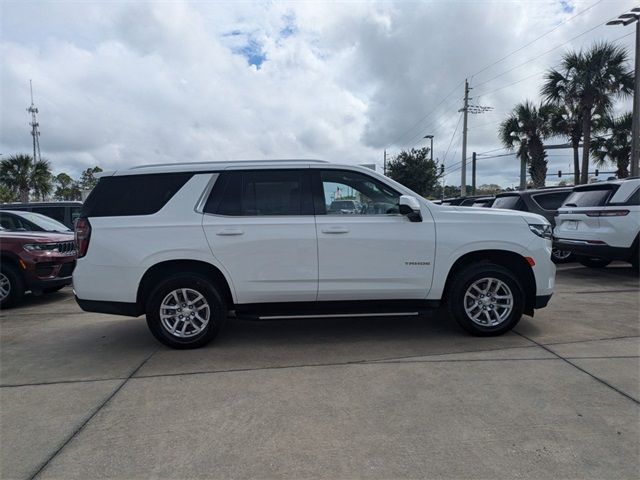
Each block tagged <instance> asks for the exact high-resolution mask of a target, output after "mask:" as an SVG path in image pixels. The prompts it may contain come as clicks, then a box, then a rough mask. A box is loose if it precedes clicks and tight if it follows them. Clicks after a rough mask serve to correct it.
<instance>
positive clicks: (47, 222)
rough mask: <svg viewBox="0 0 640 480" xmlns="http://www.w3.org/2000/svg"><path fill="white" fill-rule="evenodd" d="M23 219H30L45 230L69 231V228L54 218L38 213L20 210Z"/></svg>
mask: <svg viewBox="0 0 640 480" xmlns="http://www.w3.org/2000/svg"><path fill="white" fill-rule="evenodd" d="M19 215H20V216H21V217H22V218H24V219H25V220H28V221H30V222H31V223H35V224H36V225H37V226H39V227H40V228H42V229H43V230H45V231H47V232H70V231H71V230H70V229H69V227H67V226H66V225H64V224H62V223H60V222H58V221H57V220H54V219H53V218H49V217H47V216H45V215H42V214H40V213H33V212H20V214H19Z"/></svg>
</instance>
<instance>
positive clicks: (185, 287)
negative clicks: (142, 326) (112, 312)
mask: <svg viewBox="0 0 640 480" xmlns="http://www.w3.org/2000/svg"><path fill="white" fill-rule="evenodd" d="M184 295H187V300H185V296H184ZM198 296H200V297H202V298H198ZM205 304H206V305H207V307H203V305H205ZM161 311H162V312H164V314H165V315H162V316H161ZM207 313H208V317H206V314H207ZM146 314H147V325H148V326H149V329H150V330H151V333H152V334H153V336H154V337H156V339H157V340H158V341H160V342H162V343H163V344H165V345H167V346H168V347H171V348H176V349H190V348H200V347H203V346H205V345H206V344H208V343H209V342H210V341H211V340H213V339H214V338H215V337H216V335H218V333H219V332H220V330H221V329H222V327H223V325H224V323H225V321H226V319H227V306H226V304H225V301H224V300H223V297H222V295H220V293H219V291H218V289H217V288H216V287H215V286H214V285H213V284H212V283H211V282H210V281H209V280H208V279H206V278H205V277H203V276H200V275H198V274H180V275H176V276H172V277H169V278H167V279H166V280H165V281H163V282H162V283H160V284H159V285H158V286H157V287H156V288H155V290H153V292H152V293H151V295H150V296H149V300H148V302H147V305H146ZM182 315H184V318H183V316H182ZM161 317H162V318H161ZM205 319H206V320H207V321H206V322H205V321H203V320H205ZM203 325H204V327H203ZM171 327H173V328H174V329H175V333H171V331H170V329H171Z"/></svg>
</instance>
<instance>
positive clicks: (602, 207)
mask: <svg viewBox="0 0 640 480" xmlns="http://www.w3.org/2000/svg"><path fill="white" fill-rule="evenodd" d="M639 233H640V178H630V179H627V180H614V181H611V182H602V183H593V184H589V185H583V186H580V187H576V188H574V190H573V193H571V194H570V195H569V196H568V197H567V198H566V200H565V201H564V204H563V205H562V207H560V209H559V210H558V215H557V218H556V228H555V230H554V237H555V245H556V246H557V247H558V248H559V249H561V250H567V251H571V252H573V253H575V254H576V255H578V259H579V261H580V262H581V263H582V264H583V265H586V266H588V267H604V266H606V265H608V264H609V263H610V262H611V261H612V260H623V261H626V262H630V263H632V264H633V265H634V267H635V268H636V269H638V248H639V246H638V237H639Z"/></svg>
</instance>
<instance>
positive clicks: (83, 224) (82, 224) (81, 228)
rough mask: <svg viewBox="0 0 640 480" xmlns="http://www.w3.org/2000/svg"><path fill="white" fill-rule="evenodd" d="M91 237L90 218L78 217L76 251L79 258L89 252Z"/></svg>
mask: <svg viewBox="0 0 640 480" xmlns="http://www.w3.org/2000/svg"><path fill="white" fill-rule="evenodd" d="M90 239H91V224H90V223H89V219H88V218H82V217H80V218H78V219H77V220H76V251H77V252H78V258H82V257H84V256H85V255H86V254H87V250H88V249H89V240H90Z"/></svg>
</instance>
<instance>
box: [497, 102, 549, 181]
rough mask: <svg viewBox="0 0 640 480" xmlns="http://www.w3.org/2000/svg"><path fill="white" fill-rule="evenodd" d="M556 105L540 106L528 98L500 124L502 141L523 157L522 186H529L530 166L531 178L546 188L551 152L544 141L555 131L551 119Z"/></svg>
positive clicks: (521, 167)
mask: <svg viewBox="0 0 640 480" xmlns="http://www.w3.org/2000/svg"><path fill="white" fill-rule="evenodd" d="M553 108H554V107H553V106H551V105H547V104H541V105H540V106H538V107H536V106H535V105H534V104H533V103H532V102H530V101H528V100H527V101H526V102H524V103H520V104H518V105H516V107H515V108H514V109H513V112H512V113H511V114H510V115H509V117H507V119H506V120H505V121H504V122H502V123H501V124H500V131H499V135H500V141H501V142H502V143H503V145H504V146H505V147H507V148H508V149H510V150H514V149H516V147H517V151H516V156H517V157H518V158H519V159H520V189H521V190H524V189H525V188H526V186H527V185H526V166H527V165H529V173H530V174H531V180H532V181H533V184H534V186H535V187H536V188H539V187H544V183H545V180H546V176H547V160H546V157H547V154H546V152H545V151H544V144H543V143H542V141H543V140H544V139H545V138H546V137H547V136H549V134H550V133H551V128H550V122H549V118H550V117H551V112H552V111H553Z"/></svg>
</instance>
